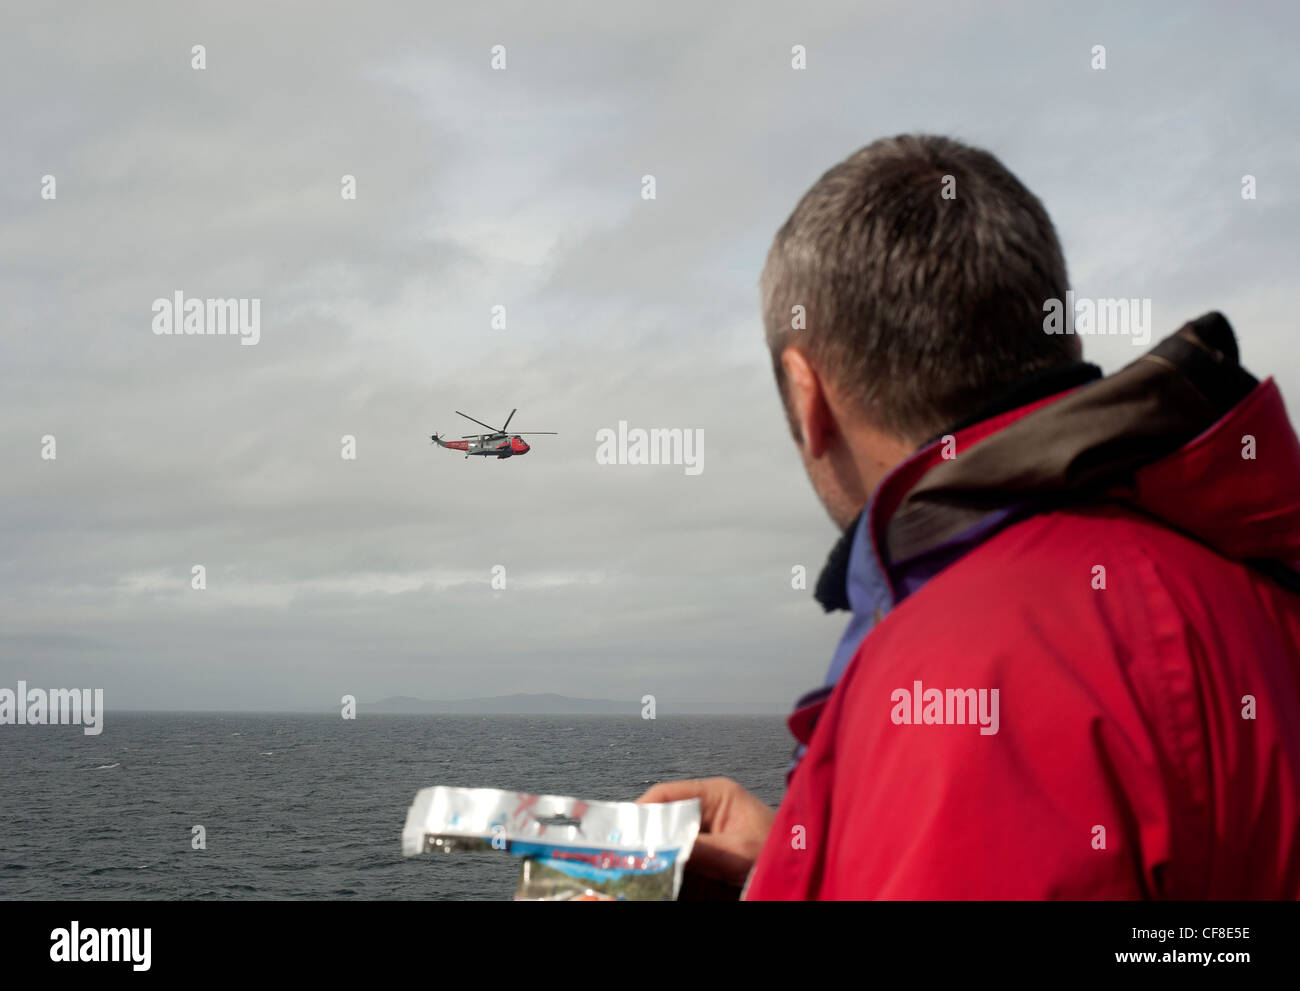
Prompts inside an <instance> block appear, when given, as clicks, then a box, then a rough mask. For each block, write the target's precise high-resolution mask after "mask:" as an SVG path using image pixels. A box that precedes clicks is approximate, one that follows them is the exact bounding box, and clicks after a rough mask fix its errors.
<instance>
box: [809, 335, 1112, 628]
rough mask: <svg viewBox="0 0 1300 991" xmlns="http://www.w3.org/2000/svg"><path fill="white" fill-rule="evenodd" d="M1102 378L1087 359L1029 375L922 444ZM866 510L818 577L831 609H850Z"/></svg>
mask: <svg viewBox="0 0 1300 991" xmlns="http://www.w3.org/2000/svg"><path fill="white" fill-rule="evenodd" d="M1099 378H1101V369H1100V368H1098V367H1097V366H1096V365H1093V364H1090V363H1088V362H1086V361H1079V362H1073V363H1071V364H1069V365H1063V366H1059V367H1057V368H1049V369H1047V370H1046V371H1042V372H1038V373H1036V374H1034V375H1029V376H1026V377H1025V378H1023V379H1020V380H1019V381H1017V382H1016V383H1015V384H1014V385H1012V386H1011V387H1010V388H1008V389H1006V390H1004V391H1002V392H1000V393H998V394H997V395H996V396H994V398H993V399H992V400H990V401H989V402H988V403H985V404H984V406H982V407H981V408H980V409H979V410H978V411H976V412H975V413H973V414H972V415H970V416H968V417H966V418H965V419H964V420H959V421H958V422H957V423H954V424H953V425H952V426H951V427H949V428H948V429H947V430H944V431H941V432H940V433H938V434H936V435H935V436H934V437H933V438H932V439H931V440H929V441H927V442H926V443H925V444H922V445H921V446H922V447H929V446H930V444H932V443H934V441H936V440H938V439H939V438H940V437H943V436H944V435H945V434H955V433H956V432H957V431H958V430H964V429H965V428H966V427H969V426H973V425H974V424H976V423H979V422H981V421H983V420H987V419H990V418H991V417H995V416H997V415H998V414H1000V413H1005V412H1007V411H1008V410H1013V409H1016V408H1018V407H1020V406H1026V405H1028V404H1029V403H1032V402H1036V401H1037V400H1039V399H1045V398H1046V397H1047V396H1051V395H1054V394H1056V393H1058V392H1064V391H1065V390H1066V389H1073V388H1075V387H1076V386H1080V385H1084V384H1085V383H1087V382H1093V381H1095V380H1097V379H1099ZM865 512H866V509H865V508H864V509H863V510H862V511H861V512H859V513H858V515H857V516H856V517H854V519H853V522H852V523H850V524H849V526H848V529H846V530H845V531H844V533H842V534H841V535H840V539H839V540H838V541H836V543H835V546H834V547H832V548H831V552H830V555H829V556H828V557H827V559H826V564H825V565H824V566H823V567H822V571H821V574H820V575H819V576H818V578H817V588H816V590H815V591H814V592H813V597H814V598H815V599H816V600H817V601H818V602H819V603H821V606H822V608H823V609H825V610H826V611H827V612H835V611H836V610H839V609H844V610H847V609H849V608H850V606H849V593H848V575H849V555H850V553H851V552H852V550H853V537H854V535H855V534H856V533H857V530H858V524H859V523H860V522H861V520H862V513H865Z"/></svg>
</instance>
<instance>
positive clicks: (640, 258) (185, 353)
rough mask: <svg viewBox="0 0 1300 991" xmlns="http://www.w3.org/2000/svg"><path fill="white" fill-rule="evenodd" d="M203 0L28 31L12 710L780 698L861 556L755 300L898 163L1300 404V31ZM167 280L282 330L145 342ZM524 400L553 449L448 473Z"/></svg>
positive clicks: (5, 386)
mask: <svg viewBox="0 0 1300 991" xmlns="http://www.w3.org/2000/svg"><path fill="white" fill-rule="evenodd" d="M182 6H185V7H197V6H198V5H179V4H177V5H173V4H130V3H113V4H100V3H86V4H68V3H60V4H58V5H42V4H25V5H21V11H19V10H18V9H17V7H16V5H12V4H11V5H8V7H7V9H6V11H5V13H4V14H3V15H0V82H2V85H0V126H2V127H3V135H4V137H3V140H2V141H0V178H2V181H0V254H2V255H3V261H2V263H0V300H2V302H3V310H2V313H3V324H2V329H0V464H3V471H2V472H0V513H2V514H3V519H2V524H0V526H2V528H3V532H2V533H0V687H3V686H9V687H15V685H16V682H17V681H18V680H19V679H25V680H26V681H28V682H29V683H30V684H34V685H40V686H42V687H100V688H103V689H104V690H105V701H106V705H107V706H108V708H109V709H110V711H111V710H112V709H119V710H120V709H133V708H171V709H216V708H222V709H226V708H238V709H287V708H297V707H306V706H320V707H324V706H329V705H337V703H338V699H339V698H340V697H341V696H342V695H344V694H352V695H355V696H356V697H357V698H359V699H361V700H362V701H367V700H375V699H378V698H382V697H384V696H388V695H398V694H401V695H414V696H421V697H425V698H447V699H450V698H461V697H468V696H478V695H494V694H505V693H510V692H559V693H562V694H568V695H577V696H585V697H601V698H635V699H639V698H640V696H642V695H643V694H646V693H651V694H654V695H656V697H657V698H658V700H659V704H660V706H661V707H663V708H664V709H669V708H670V707H671V705H672V703H673V701H674V700H679V701H680V700H693V701H694V700H718V699H730V700H740V701H744V702H747V703H751V704H753V705H754V706H755V707H758V708H763V709H770V710H773V711H777V710H783V709H785V708H786V707H787V706H788V704H789V703H790V702H791V700H792V699H793V698H794V697H795V696H796V695H798V694H799V693H800V692H801V691H803V690H805V689H807V688H810V687H813V686H815V685H817V684H818V683H820V681H821V679H822V677H823V675H824V672H825V668H826V665H827V663H828V661H829V657H830V653H831V650H832V648H833V646H834V643H835V641H836V639H837V638H838V636H839V633H840V631H841V628H842V626H843V622H844V619H843V615H844V614H840V615H839V616H838V617H835V616H831V617H828V616H825V615H824V614H823V613H822V612H821V610H820V608H819V607H818V606H817V605H816V604H815V603H814V602H813V601H812V599H811V595H810V592H808V591H796V590H794V589H792V588H791V568H792V567H793V566H795V565H804V566H806V567H807V568H808V572H809V582H808V583H809V586H810V587H811V586H812V584H813V583H814V581H815V578H816V574H817V571H818V569H819V568H820V566H821V564H822V562H823V561H824V558H825V555H826V553H827V552H828V550H829V548H830V546H831V544H832V543H833V542H834V539H835V537H836V534H835V531H834V529H833V527H832V525H831V524H830V522H829V521H828V519H827V518H826V516H825V514H824V512H823V510H822V509H821V507H820V505H819V504H818V503H817V501H816V498H815V496H814V495H813V493H812V491H811V488H810V487H809V485H808V483H807V481H806V479H805V477H804V476H803V473H802V468H801V466H800V463H799V461H798V458H797V455H796V453H795V450H794V448H793V446H792V444H791V442H790V439H789V437H788V434H787V432H786V429H785V425H784V420H783V418H782V416H781V413H780V409H779V406H778V403H777V399H776V394H775V390H774V388H773V385H772V381H771V372H770V365H769V361H768V357H767V354H766V352H765V348H764V345H763V343H762V330H761V324H760V319H759V313H758V307H757V295H756V282H757V278H758V273H759V271H760V269H761V267H762V262H763V259H764V256H765V255H766V252H767V248H768V245H769V243H770V241H771V237H772V235H773V233H774V232H775V230H776V229H777V227H778V226H779V225H780V224H781V223H782V222H783V221H784V219H785V218H786V216H787V215H788V214H789V213H790V211H791V210H792V209H793V207H794V205H795V203H796V201H797V200H798V198H799V197H800V196H801V195H802V194H803V192H804V191H805V190H806V189H807V188H808V187H809V186H810V185H811V184H812V183H813V182H814V181H815V180H816V179H817V177H818V176H819V175H821V173H822V172H824V171H825V170H826V169H827V168H829V167H830V166H831V165H833V164H834V163H835V162H837V161H839V160H841V159H842V158H844V157H845V156H847V155H848V154H850V153H851V152H853V151H854V150H856V149H857V148H859V147H861V146H862V145H864V144H867V143H869V142H870V141H871V140H873V139H875V138H877V137H881V136H884V135H890V134H896V133H900V132H904V131H926V132H937V133H944V134H949V135H953V136H955V137H958V138H961V139H964V140H967V141H970V142H972V143H975V144H978V145H981V146H983V147H986V148H988V149H989V150H990V151H992V152H994V153H995V154H997V155H998V156H999V157H1001V158H1002V160H1003V161H1004V162H1005V163H1006V164H1007V165H1008V166H1009V167H1010V168H1011V169H1012V171H1014V172H1015V173H1016V174H1017V175H1019V176H1020V178H1021V179H1022V180H1023V181H1024V182H1025V183H1026V184H1027V185H1028V186H1029V187H1030V188H1031V189H1032V190H1034V191H1035V192H1036V193H1037V194H1038V195H1039V197H1040V198H1041V199H1042V200H1043V202H1044V203H1045V204H1046V206H1047V208H1048V211H1049V212H1050V213H1051V215H1052V217H1053V218H1054V220H1055V222H1056V225H1057V228H1058V230H1059V232H1060V235H1061V237H1062V240H1063V242H1064V245H1065V249H1066V256H1067V261H1068V264H1069V269H1070V274H1071V282H1072V285H1073V287H1074V288H1075V290H1076V291H1077V292H1078V293H1079V294H1081V295H1088V296H1103V297H1108V296H1123V297H1132V296H1137V297H1142V296H1145V297H1150V298H1151V299H1152V309H1153V321H1154V324H1155V337H1156V338H1159V337H1161V336H1163V335H1164V334H1165V333H1167V332H1169V331H1171V330H1173V329H1175V328H1176V327H1177V326H1178V325H1179V324H1181V323H1182V322H1183V321H1185V320H1187V319H1190V318H1192V317H1195V316H1197V315H1199V314H1200V313H1202V312H1204V311H1205V310H1209V309H1216V308H1217V309H1221V310H1222V311H1223V312H1224V313H1225V314H1227V316H1228V317H1229V319H1230V320H1231V321H1232V322H1233V324H1234V326H1235V327H1236V328H1237V330H1238V334H1239V337H1240V339H1241V342H1242V348H1243V354H1244V358H1245V361H1246V363H1247V364H1248V366H1249V367H1251V368H1252V370H1254V371H1255V372H1256V373H1257V374H1260V375H1261V376H1262V375H1266V374H1272V375H1274V376H1276V377H1277V378H1278V380H1279V381H1280V384H1281V386H1282V390H1283V393H1284V395H1285V396H1286V398H1287V399H1288V400H1289V401H1290V402H1291V403H1292V406H1293V408H1294V406H1295V404H1296V402H1297V401H1300V399H1298V397H1300V361H1297V358H1296V355H1297V348H1296V345H1295V343H1294V338H1295V334H1296V326H1295V314H1294V305H1293V303H1294V298H1295V279H1296V275H1297V261H1298V260H1300V258H1298V252H1297V250H1296V243H1297V235H1296V231H1297V230H1298V229H1300V194H1298V193H1297V175H1296V163H1297V161H1300V136H1298V131H1297V128H1296V116H1295V114H1296V110H1295V108H1296V107H1297V106H1298V105H1300V85H1297V80H1298V79H1300V71H1298V70H1297V68H1296V65H1295V52H1296V49H1297V40H1298V38H1297V35H1298V33H1300V18H1298V17H1297V14H1296V12H1295V9H1294V6H1293V5H1291V4H1286V3H1276V4H1253V5H1250V8H1251V10H1252V11H1253V12H1244V11H1242V10H1239V9H1236V8H1235V7H1234V5H1230V4H1227V3H1203V4H1163V5H1156V4H1148V5H1143V6H1144V7H1148V8H1151V9H1148V10H1144V11H1137V10H1134V9H1131V8H1133V7H1135V6H1137V5H1130V4H1102V5H1094V4H1089V5H1086V7H1087V8H1089V9H1086V10H1085V9H1081V8H1082V7H1083V6H1085V5H1070V6H1069V7H1067V6H1066V5H1064V4H1061V5H1044V4H1024V5H1021V4H998V3H989V2H980V3H971V4H954V5H945V4H935V5H930V4H925V5H915V4H911V3H899V4H890V3H872V4H869V5H868V4H863V3H860V2H854V3H823V2H818V3H799V4H793V3H790V4H783V5H778V6H774V5H766V4H763V5H760V4H756V3H748V2H747V3H708V4H699V3H682V2H672V3H659V4H650V5H646V4H638V5H630V4H626V5H625V4H591V5H589V6H583V7H579V6H576V5H567V4H549V3H548V4H538V3H517V4H506V3H493V4H490V5H488V4H482V5H479V4H446V3H439V4H429V3H416V2H412V3H360V4H312V5H292V7H291V9H285V8H288V7H289V5H263V4H248V3H225V4H219V5H212V4H209V5H204V9H203V10H202V11H199V10H181V9H178V8H180V7H182ZM55 10H57V12H54V11H55ZM200 44H201V45H203V46H205V48H206V60H207V67H206V68H205V69H203V70H195V69H193V68H192V67H191V60H192V54H191V50H192V48H193V46H194V45H200ZM796 44H801V45H804V46H806V49H807V68H806V70H803V71H795V70H793V69H792V68H791V64H790V63H791V48H792V46H794V45H796ZM494 45H504V46H505V50H506V60H507V61H506V65H507V68H506V69H505V70H504V71H494V70H493V69H492V68H491V64H490V60H491V50H492V47H493V46H494ZM1094 45H1104V46H1105V48H1106V68H1105V69H1104V70H1100V71H1098V70H1095V69H1093V68H1091V61H1092V58H1093V55H1092V48H1093V46H1094ZM345 174H350V175H354V176H355V177H356V180H357V198H356V200H355V201H349V200H344V199H343V198H342V197H341V196H340V180H341V177H342V176H343V175H345ZM647 174H649V175H653V176H654V177H655V180H656V185H657V189H656V194H657V197H656V199H654V200H652V201H648V200H645V199H643V198H642V196H641V190H642V176H644V175H647ZM1246 174H1250V175H1254V176H1255V177H1256V181H1257V189H1258V198H1257V199H1256V200H1254V201H1249V200H1243V199H1242V197H1241V180H1242V176H1243V175H1246ZM44 175H53V176H54V177H55V179H56V182H57V198H56V199H53V200H46V199H42V198H41V195H40V194H41V183H42V176H44ZM177 290H181V291H183V292H185V293H186V295H187V296H198V297H257V298H260V299H261V301H262V302H261V340H260V343H258V344H257V346H241V345H240V344H239V342H238V340H237V339H234V338H226V337H166V336H156V335H155V334H154V333H153V332H152V331H151V321H152V318H153V313H152V311H151V306H152V304H153V301H154V300H155V299H156V298H159V297H163V298H170V297H171V296H172V294H173V293H175V292H176V291H177ZM496 305H504V306H505V307H506V308H507V309H506V313H507V328H506V329H505V330H495V329H493V328H492V327H491V324H490V319H491V310H492V307H493V306H496ZM1085 350H1086V356H1087V357H1088V358H1089V359H1091V360H1094V361H1097V362H1099V363H1100V364H1102V365H1103V367H1104V368H1105V369H1106V370H1107V371H1113V370H1115V369H1116V368H1118V367H1120V366H1121V365H1122V364H1124V363H1126V362H1127V361H1129V360H1132V358H1133V357H1135V356H1136V354H1137V350H1136V349H1135V348H1134V347H1133V346H1132V345H1131V344H1130V343H1129V342H1127V341H1125V340H1123V339H1111V340H1107V341H1097V340H1089V341H1087V342H1086V347H1085ZM514 407H518V408H519V413H518V414H517V416H516V418H515V421H514V423H512V424H511V427H512V429H521V430H556V431H559V436H556V437H536V438H532V440H533V441H535V444H534V448H533V451H532V452H531V453H530V454H529V455H528V456H527V457H524V458H516V459H512V460H508V461H496V460H491V461H488V460H481V459H471V460H468V461H466V460H465V459H463V458H461V457H460V456H458V455H456V454H455V453H453V452H450V451H445V450H441V449H438V448H434V447H431V446H430V444H429V438H428V435H429V434H430V433H432V432H433V431H434V430H440V431H442V432H445V433H450V434H452V435H459V434H462V433H468V432H469V431H468V430H466V429H463V428H464V427H465V426H466V423H465V421H463V420H460V418H459V417H457V416H455V415H454V414H453V412H452V411H453V410H456V409H460V410H465V411H466V412H469V413H471V414H472V415H474V416H476V417H478V418H480V419H484V420H487V421H488V422H490V423H499V422H501V421H502V420H504V418H505V416H506V415H507V414H508V413H509V412H510V410H511V409H512V408H514ZM619 420H627V421H629V423H630V424H631V425H632V426H634V427H635V426H641V427H647V428H649V427H681V428H689V429H703V431H704V436H705V444H704V471H703V472H702V473H701V474H699V475H694V476H691V475H687V474H686V473H685V472H684V471H683V470H682V468H681V467H674V466H658V467H655V466H652V467H642V466H609V465H600V464H597V463H596V459H595V449H596V443H595V435H596V431H598V430H600V429H601V428H604V427H611V428H613V427H616V426H617V424H618V421H619ZM344 434H352V435H354V436H355V437H356V438H357V458H356V460H355V461H349V460H344V459H343V458H342V457H341V456H340V450H341V443H340V439H341V437H342V436H343V435H344ZM45 435H53V436H54V437H55V438H56V444H57V459H56V460H53V461H49V460H44V459H42V457H41V449H42V443H41V438H42V437H44V436H45ZM195 564H202V565H203V566H204V567H205V568H206V571H207V588H206V590H203V591H195V590H193V589H191V587H190V586H191V568H192V567H193V566H194V565H195ZM494 565H501V566H503V567H504V568H505V569H506V571H505V574H506V585H507V587H506V588H505V589H504V590H494V589H493V588H492V587H491V584H490V581H491V578H492V568H493V566H494Z"/></svg>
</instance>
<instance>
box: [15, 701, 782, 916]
mask: <svg viewBox="0 0 1300 991" xmlns="http://www.w3.org/2000/svg"><path fill="white" fill-rule="evenodd" d="M792 742H793V741H792V740H791V738H790V736H789V732H788V730H787V729H786V727H785V724H784V721H783V720H782V719H781V718H780V717H777V716H664V717H660V718H658V719H653V720H649V719H640V718H638V717H637V716H636V715H633V716H500V715H493V716H469V715H465V716H452V715H420V716H414V715H413V716H402V715H365V714H359V715H358V718H356V719H355V720H344V719H341V718H339V716H338V715H337V714H333V715H270V714H255V715H253V714H212V713H203V714H197V713H125V714H117V715H114V714H112V713H109V714H108V716H107V717H106V718H105V721H104V728H103V732H102V733H101V734H100V735H98V736H87V735H85V734H84V733H83V732H82V727H80V726H12V725H6V726H0V899H72V900H77V899H88V900H89V899H96V900H98V899H108V900H119V899H120V900H126V899H212V900H225V899H331V900H334V899H433V900H443V899H445V900H488V901H495V900H508V899H509V898H510V897H511V896H512V894H513V891H514V885H515V882H516V880H517V878H518V873H519V865H518V862H517V861H516V860H515V858H514V857H512V856H510V855H509V854H505V853H501V854H492V853H487V854H481V853H464V854H437V855H423V856H419V857H412V858H406V857H403V856H402V852H401V831H402V825H403V823H404V822H405V819H406V811H407V809H408V807H409V806H410V804H411V800H412V798H413V797H414V796H415V793H416V791H417V790H418V789H420V788H424V787H427V786H430V785H457V786H466V787H490V788H504V789H509V790H515V791H528V792H538V793H547V794H555V795H571V796H574V797H576V798H581V799H587V800H593V799H594V800H606V801H631V800H632V799H635V798H636V797H637V796H638V795H640V794H641V793H642V792H643V791H645V789H646V788H648V787H650V785H652V784H654V783H655V782H658V781H666V780H672V779H677V778H701V777H713V776H722V777H730V778H734V779H735V780H737V781H739V782H740V783H741V784H743V785H744V786H745V787H746V788H748V789H749V790H750V791H752V792H753V793H754V794H755V795H757V796H758V797H759V798H761V799H762V800H764V801H765V802H767V803H769V804H771V805H775V804H777V803H778V802H779V801H780V797H781V793H782V790H783V788H784V779H785V770H786V767H787V766H788V764H789V758H790V752H791V748H792ZM196 826H200V827H202V831H201V833H200V832H199V831H198V830H196V829H195V828H194V827H196ZM199 836H201V837H202V839H203V848H202V849H196V848H195V846H196V843H195V840H196V837H199Z"/></svg>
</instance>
